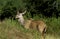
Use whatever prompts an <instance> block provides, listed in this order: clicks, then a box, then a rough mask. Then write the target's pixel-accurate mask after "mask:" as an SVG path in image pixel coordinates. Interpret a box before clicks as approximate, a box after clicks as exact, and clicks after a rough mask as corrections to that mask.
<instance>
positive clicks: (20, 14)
mask: <svg viewBox="0 0 60 39" xmlns="http://www.w3.org/2000/svg"><path fill="white" fill-rule="evenodd" d="M25 13H26V10H25V11H24V12H22V13H20V12H19V11H17V15H16V18H18V19H20V18H21V17H23V15H24V14H25Z"/></svg>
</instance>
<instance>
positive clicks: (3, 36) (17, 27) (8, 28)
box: [0, 17, 60, 39]
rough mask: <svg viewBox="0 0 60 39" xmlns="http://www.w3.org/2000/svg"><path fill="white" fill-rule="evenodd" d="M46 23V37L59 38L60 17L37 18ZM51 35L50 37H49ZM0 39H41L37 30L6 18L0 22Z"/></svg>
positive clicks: (48, 38)
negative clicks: (26, 27)
mask: <svg viewBox="0 0 60 39" xmlns="http://www.w3.org/2000/svg"><path fill="white" fill-rule="evenodd" d="M33 19H35V20H38V19H39V20H43V21H45V22H46V24H47V33H46V39H59V38H60V18H58V19H56V18H44V19H43V18H39V17H38V18H37V19H36V17H34V18H33ZM50 37H51V38H50ZM0 39H41V37H40V33H39V32H38V31H37V30H29V29H25V28H24V26H22V25H21V24H20V23H19V22H18V21H17V20H11V19H6V20H4V21H3V22H0Z"/></svg>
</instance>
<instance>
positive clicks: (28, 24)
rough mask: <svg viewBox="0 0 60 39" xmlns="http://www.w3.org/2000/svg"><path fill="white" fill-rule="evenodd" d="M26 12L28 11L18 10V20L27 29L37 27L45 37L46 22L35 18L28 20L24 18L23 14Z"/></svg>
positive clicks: (43, 37)
mask: <svg viewBox="0 0 60 39" xmlns="http://www.w3.org/2000/svg"><path fill="white" fill-rule="evenodd" d="M25 13H26V11H24V12H22V13H19V11H17V15H16V18H18V21H19V22H20V23H21V24H22V25H23V26H24V27H25V28H26V29H37V30H38V31H39V32H40V33H41V36H42V39H45V36H44V34H45V32H46V28H47V27H46V24H45V22H44V21H41V20H33V19H31V18H30V19H28V20H24V17H23V15H24V14H25Z"/></svg>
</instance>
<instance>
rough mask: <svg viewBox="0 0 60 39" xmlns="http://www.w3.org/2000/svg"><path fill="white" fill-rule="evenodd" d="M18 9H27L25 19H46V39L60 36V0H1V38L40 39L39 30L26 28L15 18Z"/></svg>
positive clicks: (54, 38) (56, 38)
mask: <svg viewBox="0 0 60 39" xmlns="http://www.w3.org/2000/svg"><path fill="white" fill-rule="evenodd" d="M17 10H20V11H21V12H23V11H24V10H27V13H26V14H25V15H24V17H25V19H29V18H33V19H35V20H43V21H45V22H46V24H47V27H48V28H47V32H46V39H59V38H60V24H59V23H60V0H0V39H40V33H39V32H38V31H37V30H26V29H25V28H24V27H23V26H21V25H20V23H19V22H18V21H17V19H15V15H16V12H17ZM27 36H28V37H27ZM50 37H51V38H50Z"/></svg>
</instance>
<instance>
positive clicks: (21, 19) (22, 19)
mask: <svg viewBox="0 0 60 39" xmlns="http://www.w3.org/2000/svg"><path fill="white" fill-rule="evenodd" d="M19 21H20V22H21V24H22V25H24V23H25V20H24V17H23V15H22V14H20V16H19Z"/></svg>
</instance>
